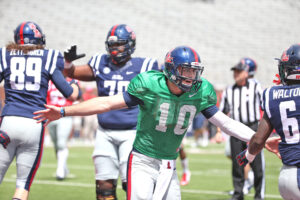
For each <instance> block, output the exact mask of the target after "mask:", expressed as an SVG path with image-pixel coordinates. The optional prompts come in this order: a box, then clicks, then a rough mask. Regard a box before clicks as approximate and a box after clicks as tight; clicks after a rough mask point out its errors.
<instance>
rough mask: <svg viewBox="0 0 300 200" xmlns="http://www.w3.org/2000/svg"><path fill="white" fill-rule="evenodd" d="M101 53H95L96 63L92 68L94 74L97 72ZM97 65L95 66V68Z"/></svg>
mask: <svg viewBox="0 0 300 200" xmlns="http://www.w3.org/2000/svg"><path fill="white" fill-rule="evenodd" d="M101 57H102V56H101V55H97V60H96V63H95V65H94V66H93V70H94V75H95V76H96V75H97V74H99V67H98V66H99V63H100V60H101ZM96 67H97V68H96Z"/></svg>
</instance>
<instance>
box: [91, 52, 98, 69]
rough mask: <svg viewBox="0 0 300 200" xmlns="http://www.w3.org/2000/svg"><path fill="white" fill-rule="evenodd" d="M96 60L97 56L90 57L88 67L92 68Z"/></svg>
mask: <svg viewBox="0 0 300 200" xmlns="http://www.w3.org/2000/svg"><path fill="white" fill-rule="evenodd" d="M96 58H97V55H94V56H93V57H92V60H91V62H90V65H91V66H92V67H94V65H95V62H96Z"/></svg>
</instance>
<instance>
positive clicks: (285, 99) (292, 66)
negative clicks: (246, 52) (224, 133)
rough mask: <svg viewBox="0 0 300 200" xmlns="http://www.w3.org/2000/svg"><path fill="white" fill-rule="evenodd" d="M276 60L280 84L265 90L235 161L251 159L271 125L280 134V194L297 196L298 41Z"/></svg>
mask: <svg viewBox="0 0 300 200" xmlns="http://www.w3.org/2000/svg"><path fill="white" fill-rule="evenodd" d="M278 60H279V64H278V71H279V76H280V82H281V84H282V85H280V86H273V87H270V88H267V89H266V90H265V91H264V93H263V102H262V108H263V110H264V111H265V112H264V115H263V118H262V119H261V121H260V124H259V127H258V130H257V132H256V133H255V135H254V136H253V137H252V138H251V140H250V144H249V146H248V148H247V149H246V150H245V151H243V152H242V153H240V154H239V155H238V156H237V160H238V163H239V164H240V165H241V166H244V165H246V164H247V163H248V162H252V161H253V160H254V158H255V156H256V155H257V154H258V153H259V152H260V151H261V150H262V148H263V146H264V144H265V141H266V140H267V138H268V137H269V136H270V134H271V133H272V130H273V128H274V129H275V130H276V132H277V133H278V134H279V135H280V137H281V142H280V144H279V152H280V155H281V158H282V163H283V166H282V168H281V171H280V174H279V179H278V185H279V187H278V188H279V192H280V195H281V196H282V198H283V199H290V200H292V199H300V170H299V169H300V168H299V167H300V147H299V142H300V137H299V136H300V134H299V132H300V129H299V127H300V112H299V110H300V101H299V96H300V44H295V45H292V46H290V47H289V48H288V49H287V50H286V51H284V52H283V54H282V56H281V59H278Z"/></svg>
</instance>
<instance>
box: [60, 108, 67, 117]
mask: <svg viewBox="0 0 300 200" xmlns="http://www.w3.org/2000/svg"><path fill="white" fill-rule="evenodd" d="M60 116H61V117H64V116H66V112H65V108H64V107H61V108H60Z"/></svg>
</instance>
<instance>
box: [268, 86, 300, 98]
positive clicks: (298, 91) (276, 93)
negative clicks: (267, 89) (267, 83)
mask: <svg viewBox="0 0 300 200" xmlns="http://www.w3.org/2000/svg"><path fill="white" fill-rule="evenodd" d="M298 96H300V88H293V89H278V90H273V99H280V98H290V97H298Z"/></svg>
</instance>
